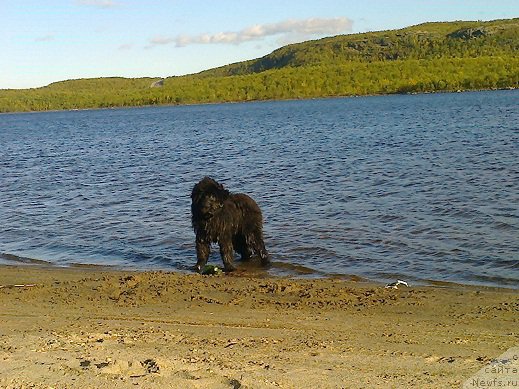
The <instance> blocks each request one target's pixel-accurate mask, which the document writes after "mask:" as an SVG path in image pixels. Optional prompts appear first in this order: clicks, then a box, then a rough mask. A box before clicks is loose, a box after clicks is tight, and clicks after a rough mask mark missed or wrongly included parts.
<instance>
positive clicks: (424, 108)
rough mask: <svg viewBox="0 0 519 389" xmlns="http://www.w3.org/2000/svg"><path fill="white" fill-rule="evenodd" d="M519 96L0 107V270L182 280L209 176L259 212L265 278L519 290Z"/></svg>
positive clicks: (190, 263) (190, 258)
mask: <svg viewBox="0 0 519 389" xmlns="http://www.w3.org/2000/svg"><path fill="white" fill-rule="evenodd" d="M518 102H519V92H518V91H492V92H471V93H459V94H431V95H413V96H400V95H399V96H376V97H362V98H344V99H324V100H307V101H286V102H256V103H240V104H216V105H203V106H184V107H148V108H132V109H115V110H93V111H75V112H48V113H32V114H7V115H1V116H0V144H1V145H2V153H1V154H0V182H1V183H2V184H1V185H0V200H1V201H0V220H2V223H1V224H0V253H1V255H0V262H2V263H20V262H24V263H32V262H33V261H34V260H38V261H47V262H49V263H51V264H54V265H58V266H70V265H73V264H80V265H85V264H89V265H103V266H105V265H106V266H113V267H118V268H128V269H163V270H181V271H189V270H190V269H191V268H192V266H193V264H194V262H195V252H194V234H193V231H192V229H191V224H190V198H189V195H190V191H191V189H192V186H193V185H194V184H195V183H196V182H197V181H198V180H200V179H201V178H202V177H203V176H205V175H209V176H212V177H214V178H215V179H217V180H218V181H220V182H221V183H223V184H224V185H225V186H226V187H227V188H228V189H230V190H231V191H234V192H245V193H248V194H249V195H251V196H252V197H253V198H255V199H256V200H257V202H258V203H259V205H260V207H261V208H262V210H263V213H264V217H265V239H266V243H267V248H268V249H269V251H270V253H271V256H272V260H273V262H274V266H273V267H272V268H271V269H270V270H269V272H270V273H274V274H293V275H300V276H328V275H341V274H342V275H355V276H358V277H363V278H367V279H371V280H379V281H385V280H394V279H395V278H402V279H405V280H411V281H414V282H420V281H424V280H435V281H448V282H459V283H468V284H484V285H490V286H508V287H515V288H517V287H519V206H518V204H519V124H518V123H519V109H518ZM213 251H214V254H213V256H212V257H211V259H210V262H211V263H216V264H220V259H219V257H218V250H217V249H216V248H215V250H213Z"/></svg>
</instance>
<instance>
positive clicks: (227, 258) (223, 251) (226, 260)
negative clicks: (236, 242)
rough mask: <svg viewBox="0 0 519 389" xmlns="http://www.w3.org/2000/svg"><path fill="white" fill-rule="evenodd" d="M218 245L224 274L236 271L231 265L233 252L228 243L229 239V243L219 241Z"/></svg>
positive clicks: (232, 264) (230, 244)
mask: <svg viewBox="0 0 519 389" xmlns="http://www.w3.org/2000/svg"><path fill="white" fill-rule="evenodd" d="M219 243H220V255H221V257H222V261H223V267H224V270H225V271H226V272H231V271H234V270H236V267H235V266H234V263H233V256H234V251H233V247H232V243H231V242H230V239H229V241H227V240H225V241H220V242H219Z"/></svg>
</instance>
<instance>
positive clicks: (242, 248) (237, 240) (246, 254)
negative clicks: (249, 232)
mask: <svg viewBox="0 0 519 389" xmlns="http://www.w3.org/2000/svg"><path fill="white" fill-rule="evenodd" d="M233 245H234V250H235V251H236V252H237V253H238V254H240V255H241V260H242V261H248V260H249V259H250V258H251V256H252V252H251V250H250V248H249V246H248V245H247V241H246V239H245V237H244V236H243V235H241V234H240V235H236V236H235V237H234V241H233Z"/></svg>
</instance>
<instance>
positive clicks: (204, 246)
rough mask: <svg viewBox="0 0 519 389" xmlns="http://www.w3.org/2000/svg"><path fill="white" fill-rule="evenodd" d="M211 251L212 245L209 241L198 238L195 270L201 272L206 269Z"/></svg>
mask: <svg viewBox="0 0 519 389" xmlns="http://www.w3.org/2000/svg"><path fill="white" fill-rule="evenodd" d="M210 252H211V246H210V244H209V243H208V242H204V241H202V240H198V239H197V240H196V259H197V262H196V266H195V270H196V271H197V272H199V273H201V272H202V270H203V269H204V266H205V264H206V263H207V260H208V259H209V253H210Z"/></svg>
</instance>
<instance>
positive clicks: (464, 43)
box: [0, 18, 519, 112]
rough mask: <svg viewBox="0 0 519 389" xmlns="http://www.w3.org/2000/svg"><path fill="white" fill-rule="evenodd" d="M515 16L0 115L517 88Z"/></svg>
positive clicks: (420, 29) (518, 27) (15, 100)
mask: <svg viewBox="0 0 519 389" xmlns="http://www.w3.org/2000/svg"><path fill="white" fill-rule="evenodd" d="M518 52H519V18H516V19H507V20H495V21H491V22H449V23H425V24H420V25H417V26H413V27H408V28H405V29H401V30H391V31H381V32H371V33H364V34H351V35H340V36H335V37H330V38H324V39H320V40H316V41H309V42H303V43H299V44H293V45H288V46H285V47H282V48H280V49H278V50H275V51H274V52H272V53H271V54H269V55H267V56H265V57H262V58H259V59H255V60H251V61H245V62H240V63H236V64H231V65H227V66H223V67H220V68H216V69H211V70H207V71H204V72H201V73H198V74H193V75H187V76H180V77H170V78H167V79H165V80H164V82H163V83H161V84H160V85H159V86H158V87H152V84H153V82H154V81H156V80H157V79H152V78H139V79H125V78H100V79H83V80H70V81H62V82H58V83H53V84H50V85H49V86H46V87H43V88H37V89H27V90H0V112H11V111H38V110H54V109H81V108H102V107H120V106H140V105H156V104H192V103H212V102H229V101H248V100H268V99H300V98H301V99H303V98H315V97H326V96H351V95H367V94H389V93H414V92H437V91H457V90H475V89H496V88H518V87H519V56H518V55H517V53H518Z"/></svg>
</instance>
